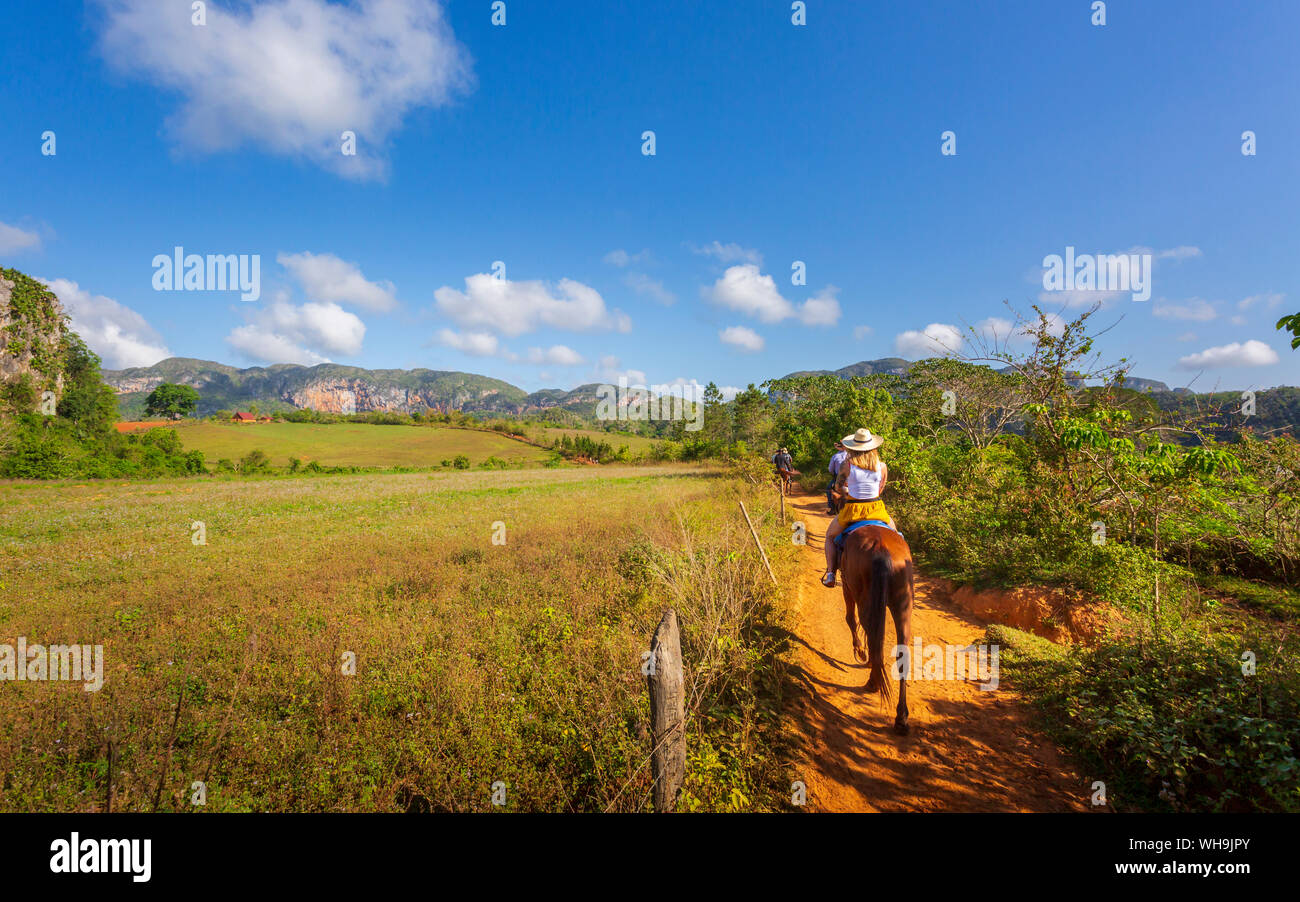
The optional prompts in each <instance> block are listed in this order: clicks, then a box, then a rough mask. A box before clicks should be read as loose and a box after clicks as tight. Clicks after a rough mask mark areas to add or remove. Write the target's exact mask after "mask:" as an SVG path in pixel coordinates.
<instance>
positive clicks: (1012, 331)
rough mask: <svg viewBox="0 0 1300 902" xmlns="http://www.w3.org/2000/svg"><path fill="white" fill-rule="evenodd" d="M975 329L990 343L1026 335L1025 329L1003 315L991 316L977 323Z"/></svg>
mask: <svg viewBox="0 0 1300 902" xmlns="http://www.w3.org/2000/svg"><path fill="white" fill-rule="evenodd" d="M975 331H976V332H977V333H978V334H979V335H980V337H982V338H983V339H984V340H985V341H987V342H988V343H990V344H999V343H1002V342H1005V341H1009V340H1010V339H1012V338H1016V337H1022V338H1023V337H1025V333H1024V330H1023V329H1018V328H1016V324H1015V323H1013V322H1011V320H1009V319H1005V318H1003V317H1001V316H990V317H988V318H986V319H982V320H980V321H979V322H978V323H976V324H975Z"/></svg>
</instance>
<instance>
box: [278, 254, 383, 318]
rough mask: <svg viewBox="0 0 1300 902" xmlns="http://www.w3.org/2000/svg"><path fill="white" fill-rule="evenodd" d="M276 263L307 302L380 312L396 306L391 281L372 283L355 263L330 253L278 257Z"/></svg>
mask: <svg viewBox="0 0 1300 902" xmlns="http://www.w3.org/2000/svg"><path fill="white" fill-rule="evenodd" d="M275 261H276V262H277V263H279V264H280V265H281V266H283V267H284V268H285V269H287V270H289V272H290V273H291V274H292V275H293V277H294V278H295V279H297V280H298V283H299V284H300V285H302V290H303V293H304V294H306V295H307V298H308V299H309V300H312V301H322V302H324V303H327V304H353V305H355V306H357V307H362V308H365V309H366V310H375V311H379V312H384V311H387V310H392V309H393V308H394V307H396V306H397V298H396V297H395V296H394V287H393V283H392V282H371V281H369V280H367V279H366V277H365V276H363V275H362V274H361V267H359V266H357V264H355V263H348V262H347V261H346V260H340V259H339V258H338V257H336V256H334V255H333V254H309V253H306V252H304V253H301V254H279V255H277V256H276V258H275Z"/></svg>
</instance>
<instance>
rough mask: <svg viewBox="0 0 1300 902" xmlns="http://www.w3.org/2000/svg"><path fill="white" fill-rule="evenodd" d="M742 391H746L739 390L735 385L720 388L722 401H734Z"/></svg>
mask: <svg viewBox="0 0 1300 902" xmlns="http://www.w3.org/2000/svg"><path fill="white" fill-rule="evenodd" d="M742 391H744V389H743V388H737V387H736V386H734V385H720V386H718V393H719V394H721V395H722V400H724V401H734V400H735V399H736V395H738V394H740V393H741V392H742Z"/></svg>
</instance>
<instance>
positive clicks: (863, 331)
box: [853, 326, 875, 341]
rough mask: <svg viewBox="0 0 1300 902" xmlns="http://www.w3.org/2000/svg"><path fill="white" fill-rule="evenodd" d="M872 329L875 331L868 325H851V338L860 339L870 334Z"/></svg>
mask: <svg viewBox="0 0 1300 902" xmlns="http://www.w3.org/2000/svg"><path fill="white" fill-rule="evenodd" d="M874 331H875V330H874V329H872V328H871V327H870V326H854V327H853V338H854V339H855V340H857V341H861V340H862V339H864V338H866V337H867V336H868V335H870V334H871V333H872V332H874Z"/></svg>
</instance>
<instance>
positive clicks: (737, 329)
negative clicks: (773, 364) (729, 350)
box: [718, 326, 764, 353]
mask: <svg viewBox="0 0 1300 902" xmlns="http://www.w3.org/2000/svg"><path fill="white" fill-rule="evenodd" d="M718 338H720V339H722V342H723V344H729V345H733V346H735V347H737V348H740V349H741V350H744V351H750V352H751V353H752V352H754V351H761V350H763V346H764V341H763V336H761V335H759V334H758V333H757V332H755V331H754V330H753V329H747V328H745V327H744V326H728V327H727V328H726V329H723V330H722V331H721V332H719V333H718Z"/></svg>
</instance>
